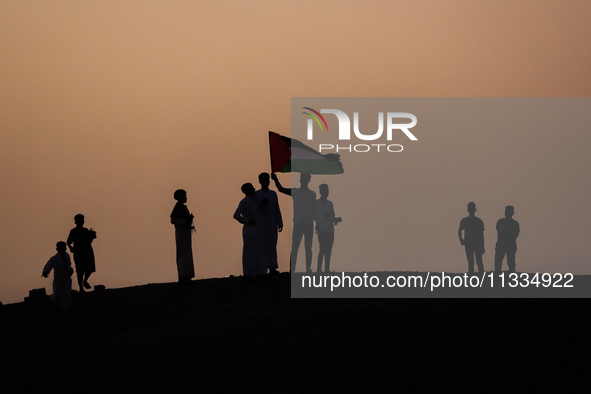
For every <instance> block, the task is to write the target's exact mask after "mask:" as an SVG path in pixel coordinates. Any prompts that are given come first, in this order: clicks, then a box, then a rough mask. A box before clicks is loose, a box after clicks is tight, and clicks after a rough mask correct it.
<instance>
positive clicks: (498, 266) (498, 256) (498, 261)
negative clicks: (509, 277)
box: [495, 245, 505, 274]
mask: <svg viewBox="0 0 591 394" xmlns="http://www.w3.org/2000/svg"><path fill="white" fill-rule="evenodd" d="M504 257H505V251H504V250H503V248H502V247H501V246H499V245H497V246H496V247H495V272H496V273H499V274H500V273H501V271H502V268H503V258H504Z"/></svg>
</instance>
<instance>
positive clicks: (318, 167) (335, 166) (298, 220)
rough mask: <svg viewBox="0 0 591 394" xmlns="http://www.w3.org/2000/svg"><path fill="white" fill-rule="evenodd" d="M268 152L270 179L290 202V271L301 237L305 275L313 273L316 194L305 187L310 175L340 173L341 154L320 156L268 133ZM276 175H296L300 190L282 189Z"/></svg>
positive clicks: (293, 141) (341, 169) (277, 135)
mask: <svg viewBox="0 0 591 394" xmlns="http://www.w3.org/2000/svg"><path fill="white" fill-rule="evenodd" d="M269 150H270V153H271V179H273V181H275V186H276V187H277V190H279V191H280V192H281V193H283V194H287V195H288V196H291V198H292V200H293V228H292V235H291V255H290V257H291V262H290V266H291V270H290V272H295V267H296V261H297V256H298V249H299V248H300V243H301V242H302V237H303V238H304V248H305V251H306V273H311V272H312V240H313V238H314V219H315V204H316V193H315V192H314V191H312V190H310V189H309V188H308V184H309V183H310V180H311V179H312V176H311V174H322V175H328V174H342V173H343V172H344V170H343V165H342V164H341V162H340V159H339V158H340V155H339V154H336V153H329V154H326V155H323V154H321V153H319V152H316V151H315V150H314V149H312V148H310V147H309V146H307V145H305V144H303V143H301V142H300V141H298V140H295V139H293V138H289V137H285V136H282V135H279V134H277V133H274V132H272V131H269ZM276 172H299V173H300V187H299V188H285V187H283V186H282V185H281V183H280V182H279V179H278V178H277V175H275V173H276Z"/></svg>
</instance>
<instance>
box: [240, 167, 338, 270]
mask: <svg viewBox="0 0 591 394" xmlns="http://www.w3.org/2000/svg"><path fill="white" fill-rule="evenodd" d="M269 178H271V179H273V181H274V182H275V186H276V187H277V190H279V191H280V192H281V193H284V194H286V195H288V196H291V197H292V199H293V229H292V243H291V245H292V249H291V256H290V271H291V272H295V265H296V260H297V253H298V249H299V247H300V243H301V241H302V237H303V238H304V245H305V250H306V272H310V271H311V265H312V242H313V234H314V222H316V233H317V234H318V243H319V245H320V248H319V249H320V250H319V252H318V272H321V271H322V261H323V260H324V264H325V266H324V267H325V271H326V272H329V271H330V257H331V254H332V246H333V243H334V225H335V224H337V223H339V222H341V221H342V219H341V218H337V217H335V214H334V208H333V204H332V202H331V201H329V200H328V199H327V197H328V185H327V184H322V185H320V186H319V190H320V198H319V199H318V200H316V193H315V192H314V191H312V190H310V189H309V188H308V184H309V183H310V180H311V175H310V174H301V175H300V187H299V188H284V187H283V186H282V185H281V183H280V182H279V179H278V178H277V175H275V174H271V176H269V174H268V173H266V172H264V173H262V174H260V175H259V182H260V184H261V189H260V190H257V191H255V190H254V186H253V185H252V184H251V183H245V184H244V185H242V192H243V193H244V194H245V197H244V198H243V199H242V200H241V201H240V204H238V208H237V209H236V212H234V219H236V220H237V221H238V222H240V223H241V224H242V225H243V227H242V240H243V249H242V266H243V270H244V276H245V277H253V276H259V275H263V274H265V273H266V272H267V269H268V270H269V273H270V274H273V273H277V267H278V265H277V235H278V233H279V232H281V230H282V229H283V220H282V218H281V210H280V209H279V202H278V199H277V193H275V192H274V191H272V190H269V184H270V179H269Z"/></svg>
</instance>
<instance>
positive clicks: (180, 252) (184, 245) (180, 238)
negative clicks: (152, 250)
mask: <svg viewBox="0 0 591 394" xmlns="http://www.w3.org/2000/svg"><path fill="white" fill-rule="evenodd" d="M174 199H175V200H176V201H177V203H176V205H175V206H174V209H173V210H172V213H171V214H170V222H171V223H172V224H174V236H175V240H176V268H177V271H178V275H179V284H188V283H190V282H191V278H194V277H195V268H194V267H193V247H192V245H191V233H192V230H193V229H194V228H195V227H194V226H193V218H194V216H193V214H192V213H191V212H189V208H187V206H186V205H185V203H186V202H187V192H186V191H184V190H183V189H179V190H177V191H175V192H174Z"/></svg>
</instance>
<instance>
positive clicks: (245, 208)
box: [234, 183, 267, 278]
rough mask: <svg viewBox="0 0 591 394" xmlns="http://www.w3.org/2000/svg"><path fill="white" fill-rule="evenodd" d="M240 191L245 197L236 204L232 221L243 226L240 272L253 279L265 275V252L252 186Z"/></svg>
mask: <svg viewBox="0 0 591 394" xmlns="http://www.w3.org/2000/svg"><path fill="white" fill-rule="evenodd" d="M241 190H242V192H243V193H244V195H245V197H244V198H243V199H242V200H241V201H240V203H239V204H238V208H236V211H235V212H234V219H236V220H237V221H238V222H239V223H241V224H242V225H243V226H242V242H243V246H242V271H243V274H244V277H245V278H253V277H257V276H260V275H264V274H266V273H267V267H266V264H265V252H264V250H263V241H262V239H261V232H260V228H259V224H258V221H257V205H256V202H255V198H254V197H255V193H256V192H255V190H254V186H253V185H252V184H251V183H245V184H244V185H242V188H241Z"/></svg>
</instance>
